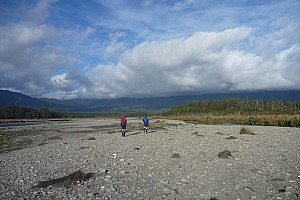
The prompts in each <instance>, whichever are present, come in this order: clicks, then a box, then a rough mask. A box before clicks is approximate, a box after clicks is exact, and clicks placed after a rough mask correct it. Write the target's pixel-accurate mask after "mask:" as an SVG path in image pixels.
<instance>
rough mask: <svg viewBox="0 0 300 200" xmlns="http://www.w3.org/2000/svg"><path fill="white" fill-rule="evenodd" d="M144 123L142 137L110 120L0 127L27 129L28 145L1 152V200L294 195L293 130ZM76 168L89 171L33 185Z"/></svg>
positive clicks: (139, 129) (299, 176)
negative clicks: (70, 179) (68, 181)
mask: <svg viewBox="0 0 300 200" xmlns="http://www.w3.org/2000/svg"><path fill="white" fill-rule="evenodd" d="M150 122H151V124H150V126H149V131H148V134H145V133H143V126H142V121H141V119H137V118H129V119H128V132H127V133H126V137H125V138H124V137H121V132H120V131H119V122H118V119H109V118H107V119H80V120H74V121H70V122H65V123H49V124H43V125H33V126H27V127H6V128H2V130H1V131H2V132H3V131H24V130H26V131H27V132H28V133H30V131H31V130H32V131H33V130H34V132H35V134H34V135H32V136H30V134H29V135H28V137H34V141H35V143H33V145H31V146H28V147H27V148H23V149H20V150H14V151H10V152H6V153H2V154H0V167H1V168H0V169H1V173H0V176H1V179H0V199H101V200H102V199H107V200H108V199H109V200H110V199H180V200H181V199H200V200H202V199H204V200H208V199H215V200H216V199H217V200H223V199H233V200H238V199H241V200H244V199H257V200H261V199H266V200H279V199H288V200H290V199H291V200H293V199H300V187H299V186H300V165H299V164H300V153H299V152H300V129H299V128H281V127H258V126H247V127H249V128H250V129H251V131H253V132H254V133H255V135H241V134H239V132H240V129H241V128H242V126H239V125H200V124H193V123H188V122H182V121H175V120H151V121H150ZM37 132H39V134H37ZM230 136H233V137H235V138H236V139H234V140H233V139H228V137H230ZM91 137H92V138H94V139H89V138H91ZM47 138H51V140H47ZM39 142H40V145H38V143H39ZM41 142H44V143H41ZM41 144H42V145H41ZM224 150H227V151H230V152H231V156H230V157H227V158H226V157H225V158H221V157H218V154H219V152H222V151H224ZM174 154H176V156H172V155H174ZM77 170H82V171H84V172H85V173H94V174H95V175H94V176H93V177H92V178H90V179H89V180H87V181H84V182H83V183H77V184H74V185H73V186H72V187H70V188H66V187H54V186H49V187H47V188H40V189H39V188H35V186H36V185H37V184H38V183H39V182H40V181H45V180H51V179H57V178H60V177H64V176H67V175H69V174H71V173H73V172H75V171H77Z"/></svg>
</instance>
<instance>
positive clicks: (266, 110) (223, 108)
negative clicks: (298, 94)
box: [163, 98, 300, 116]
mask: <svg viewBox="0 0 300 200" xmlns="http://www.w3.org/2000/svg"><path fill="white" fill-rule="evenodd" d="M299 113H300V102H297V101H262V100H259V99H255V100H248V99H247V98H246V99H242V100H240V99H225V100H210V101H201V102H193V103H189V104H185V105H182V106H178V107H174V108H172V109H171V110H169V111H166V112H164V113H163V116H170V115H184V114H200V115H201V114H212V115H229V114H239V115H270V114H291V115H294V114H299Z"/></svg>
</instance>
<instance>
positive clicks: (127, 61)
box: [87, 27, 300, 97]
mask: <svg viewBox="0 0 300 200" xmlns="http://www.w3.org/2000/svg"><path fill="white" fill-rule="evenodd" d="M253 34H254V33H253V29H251V28H246V27H241V28H235V29H227V30H224V31H222V32H200V33H195V34H193V35H192V36H190V37H188V38H180V39H173V40H164V41H155V42H145V43H142V44H140V45H137V46H136V47H134V48H133V49H131V50H128V51H126V52H125V53H124V54H123V55H122V56H121V59H120V61H119V63H118V64H117V65H114V66H98V67H97V68H95V69H93V70H92V71H90V74H89V75H87V76H88V77H90V78H91V80H93V82H94V83H95V90H96V91H97V93H95V95H96V96H98V97H105V96H110V97H122V96H129V97H130V96H164V95H170V94H176V93H186V92H190V91H193V92H212V91H213V92H216V91H219V92H220V91H222V92H226V91H230V90H257V89H291V88H293V89H300V85H299V82H300V80H299V77H298V76H297V75H295V74H300V68H299V66H298V64H297V63H299V58H298V56H297V55H298V54H299V46H293V47H290V48H288V49H285V50H281V49H280V48H279V49H277V52H276V54H275V56H274V57H272V58H269V57H265V56H263V55H259V54H255V52H245V51H242V50H240V45H241V44H243V43H244V42H245V40H247V41H248V40H249V38H252V37H253ZM256 39H259V41H261V39H260V38H256ZM91 74H92V76H91ZM279 85H280V86H279Z"/></svg>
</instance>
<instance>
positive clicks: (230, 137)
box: [226, 135, 237, 140]
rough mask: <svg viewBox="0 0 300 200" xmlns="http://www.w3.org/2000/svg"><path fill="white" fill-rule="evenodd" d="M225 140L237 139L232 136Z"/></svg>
mask: <svg viewBox="0 0 300 200" xmlns="http://www.w3.org/2000/svg"><path fill="white" fill-rule="evenodd" d="M226 139H227V140H234V139H237V137H234V136H232V135H230V136H229V137H227V138H226Z"/></svg>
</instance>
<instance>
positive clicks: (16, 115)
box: [0, 106, 66, 119]
mask: <svg viewBox="0 0 300 200" xmlns="http://www.w3.org/2000/svg"><path fill="white" fill-rule="evenodd" d="M63 117H66V115H64V114H63V113H58V112H53V111H50V110H48V109H47V108H41V109H34V108H29V107H15V106H7V107H0V119H49V118H63Z"/></svg>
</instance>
